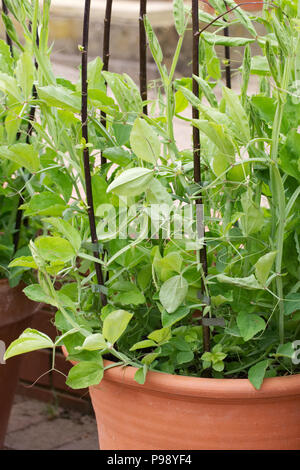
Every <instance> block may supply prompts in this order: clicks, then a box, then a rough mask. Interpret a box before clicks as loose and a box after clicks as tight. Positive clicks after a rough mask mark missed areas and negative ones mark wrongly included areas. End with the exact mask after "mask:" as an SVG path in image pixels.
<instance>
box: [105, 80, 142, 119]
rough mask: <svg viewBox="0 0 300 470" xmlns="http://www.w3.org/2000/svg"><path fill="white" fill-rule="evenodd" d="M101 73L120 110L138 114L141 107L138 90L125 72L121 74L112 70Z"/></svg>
mask: <svg viewBox="0 0 300 470" xmlns="http://www.w3.org/2000/svg"><path fill="white" fill-rule="evenodd" d="M102 74H103V76H104V78H105V80H106V81H107V84H108V86H109V88H110V89H111V90H112V92H113V94H114V96H115V98H116V100H117V102H118V104H119V106H120V108H121V110H122V111H123V112H130V113H134V112H136V113H137V114H140V113H141V112H142V109H143V102H142V99H141V95H140V92H139V90H138V88H137V86H136V85H135V83H134V82H133V81H132V79H131V78H130V77H129V76H128V75H126V74H124V75H123V76H122V75H119V74H117V73H112V72H102Z"/></svg>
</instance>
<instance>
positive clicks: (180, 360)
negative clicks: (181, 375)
mask: <svg viewBox="0 0 300 470" xmlns="http://www.w3.org/2000/svg"><path fill="white" fill-rule="evenodd" d="M193 359H194V353H193V352H192V351H181V352H179V353H178V354H177V356H176V362H177V364H184V363H186V362H190V361H192V360H193Z"/></svg>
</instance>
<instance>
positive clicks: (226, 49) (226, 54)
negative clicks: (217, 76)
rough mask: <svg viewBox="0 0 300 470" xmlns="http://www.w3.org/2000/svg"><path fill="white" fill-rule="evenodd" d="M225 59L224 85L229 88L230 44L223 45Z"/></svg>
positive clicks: (225, 33) (225, 32)
mask: <svg viewBox="0 0 300 470" xmlns="http://www.w3.org/2000/svg"><path fill="white" fill-rule="evenodd" d="M224 3H225V6H226V8H227V5H226V2H224ZM224 20H225V21H227V20H226V19H225V18H224ZM224 36H225V37H227V38H228V37H229V27H228V26H226V28H224ZM224 49H225V60H226V63H225V77H226V86H227V88H231V63H230V60H231V57H230V46H225V48H224Z"/></svg>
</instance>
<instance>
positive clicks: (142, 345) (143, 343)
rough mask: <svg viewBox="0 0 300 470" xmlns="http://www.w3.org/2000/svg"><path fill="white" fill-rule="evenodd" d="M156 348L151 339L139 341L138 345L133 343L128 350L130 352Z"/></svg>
mask: <svg viewBox="0 0 300 470" xmlns="http://www.w3.org/2000/svg"><path fill="white" fill-rule="evenodd" d="M156 346H157V344H156V343H155V341H152V340H151V339H145V340H143V341H139V342H138V343H135V344H134V345H133V346H132V347H131V348H130V351H136V350H137V349H144V348H153V347H156Z"/></svg>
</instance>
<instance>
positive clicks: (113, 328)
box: [103, 310, 133, 344]
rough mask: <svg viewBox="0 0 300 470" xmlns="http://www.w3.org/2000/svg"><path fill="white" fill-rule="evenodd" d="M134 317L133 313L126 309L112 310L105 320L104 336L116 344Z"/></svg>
mask: <svg viewBox="0 0 300 470" xmlns="http://www.w3.org/2000/svg"><path fill="white" fill-rule="evenodd" d="M132 317H133V315H132V313H129V312H127V311H126V310H115V311H114V312H111V313H110V314H109V315H108V316H107V317H106V318H105V320H104V321H103V336H104V338H105V339H106V340H107V341H109V342H110V343H111V344H114V343H115V342H116V341H117V340H118V339H119V338H120V337H121V336H122V334H123V333H124V331H125V330H126V328H127V326H128V323H129V322H130V320H131V318H132Z"/></svg>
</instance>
